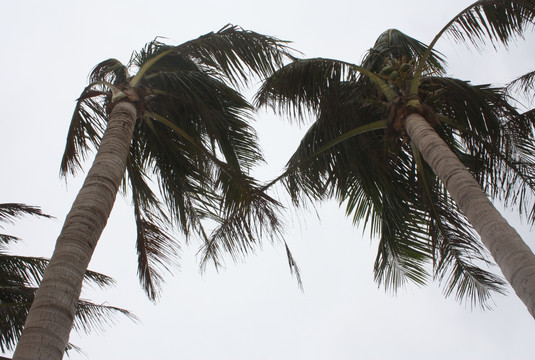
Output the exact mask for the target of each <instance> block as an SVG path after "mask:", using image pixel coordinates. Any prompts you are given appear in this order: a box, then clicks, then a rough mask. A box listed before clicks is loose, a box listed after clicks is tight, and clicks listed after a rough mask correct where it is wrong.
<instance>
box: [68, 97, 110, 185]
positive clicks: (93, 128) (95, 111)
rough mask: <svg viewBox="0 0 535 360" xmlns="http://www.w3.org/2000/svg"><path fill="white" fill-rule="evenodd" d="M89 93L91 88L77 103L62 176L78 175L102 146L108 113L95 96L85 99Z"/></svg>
mask: <svg viewBox="0 0 535 360" xmlns="http://www.w3.org/2000/svg"><path fill="white" fill-rule="evenodd" d="M88 91H90V87H87V88H86V89H85V90H84V92H82V95H81V96H80V98H79V99H78V100H77V102H76V107H75V109H74V113H73V115H72V119H71V124H70V126H69V131H68V133H67V143H66V145H65V151H64V153H63V157H62V159H61V166H60V175H61V176H66V175H67V174H69V173H70V174H72V175H74V174H76V171H77V170H78V169H80V168H81V167H82V164H83V161H84V160H85V158H86V157H87V155H88V154H89V152H90V151H91V150H92V149H94V148H98V146H99V145H100V140H101V138H102V134H103V133H104V129H105V127H106V117H107V112H106V109H105V107H104V106H103V102H102V100H99V99H96V98H95V97H94V96H91V97H85V96H84V94H86V93H87V92H88Z"/></svg>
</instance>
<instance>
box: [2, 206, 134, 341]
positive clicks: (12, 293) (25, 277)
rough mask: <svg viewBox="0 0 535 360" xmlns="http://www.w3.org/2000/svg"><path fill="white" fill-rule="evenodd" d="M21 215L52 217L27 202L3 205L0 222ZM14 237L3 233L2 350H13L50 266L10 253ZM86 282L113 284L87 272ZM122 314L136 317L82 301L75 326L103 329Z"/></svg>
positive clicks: (108, 278) (42, 260) (105, 278)
mask: <svg viewBox="0 0 535 360" xmlns="http://www.w3.org/2000/svg"><path fill="white" fill-rule="evenodd" d="M22 215H36V216H41V217H46V218H50V217H51V216H49V215H46V214H44V213H43V212H42V211H41V209H40V208H38V207H35V206H28V205H25V204H18V203H9V204H6V203H4V204H0V222H9V223H11V222H12V221H13V220H14V219H15V218H17V217H20V216H22ZM15 240H18V239H17V238H15V237H13V236H8V235H0V351H2V352H5V351H9V350H12V349H13V348H14V346H15V344H16V343H17V340H18V338H19V336H20V334H21V332H22V329H23V326H24V323H25V321H26V316H27V314H28V311H29V309H30V306H31V304H32V302H33V298H34V295H35V291H36V288H37V286H39V283H40V282H41V279H42V277H43V273H44V271H45V269H46V267H47V265H48V259H45V258H40V257H30V256H17V255H9V254H7V250H8V246H7V245H9V243H10V242H11V241H15ZM84 282H85V284H86V285H96V286H98V287H105V286H110V285H113V284H114V280H113V279H112V278H110V277H109V276H106V275H103V274H100V273H96V272H92V271H87V272H86V273H85V276H84ZM118 313H120V314H123V315H125V316H127V317H129V318H131V319H135V316H133V315H132V314H131V313H130V312H128V311H127V310H124V309H121V308H117V307H111V306H104V305H97V304H92V303H90V302H87V301H85V302H81V303H80V304H79V307H78V310H77V314H76V319H75V324H76V325H75V326H76V327H79V328H83V329H84V330H86V331H89V330H90V329H91V328H97V329H102V328H103V325H105V324H112V323H113V321H114V316H115V315H116V314H118Z"/></svg>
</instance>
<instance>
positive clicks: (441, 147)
mask: <svg viewBox="0 0 535 360" xmlns="http://www.w3.org/2000/svg"><path fill="white" fill-rule="evenodd" d="M405 129H406V131H407V134H408V135H409V137H410V138H411V140H412V141H413V142H414V143H415V144H416V147H417V148H418V149H419V150H420V152H421V153H422V156H423V157H424V159H425V161H426V162H427V163H428V164H429V166H431V168H432V169H433V171H434V172H435V174H436V175H437V176H438V177H439V178H440V180H441V181H442V183H443V184H444V185H445V186H446V188H447V189H448V192H449V193H450V195H451V196H452V198H453V199H454V200H455V202H456V203H457V206H458V207H459V209H460V210H461V211H462V212H463V214H464V215H465V216H466V217H467V219H468V221H469V222H470V224H472V226H473V227H474V229H475V230H476V231H477V233H478V234H479V236H480V237H481V241H482V242H483V244H484V245H485V246H486V247H487V249H488V250H489V251H490V253H491V255H492V257H493V258H494V260H495V261H496V264H498V266H499V267H500V269H501V271H502V273H503V275H504V277H505V278H506V279H507V281H508V282H509V283H510V284H511V286H512V287H513V289H514V290H515V292H516V294H517V295H518V297H519V298H520V299H521V300H522V301H523V302H524V304H525V305H526V306H527V308H528V311H529V312H530V314H531V316H533V317H534V318H535V256H534V255H533V252H532V251H531V249H530V248H529V247H528V246H527V245H526V243H524V241H523V240H522V238H521V237H520V235H519V234H518V233H517V231H516V230H515V229H514V228H513V227H511V226H510V225H509V223H508V222H507V220H505V219H504V218H503V216H502V215H501V214H500V213H499V212H498V210H496V208H495V207H494V205H493V204H492V202H491V201H490V200H489V199H488V197H487V195H486V194H485V192H484V191H483V190H482V188H481V186H480V185H479V183H478V182H477V181H476V180H475V179H474V177H473V176H472V174H470V172H469V171H468V170H467V169H466V167H465V166H464V165H463V164H462V163H461V161H460V160H459V159H458V158H457V156H455V154H454V153H453V152H452V151H451V150H450V148H449V147H448V145H447V144H446V143H445V142H444V141H443V140H442V139H441V138H440V136H438V134H437V133H436V132H435V130H433V128H432V127H431V126H430V125H429V124H428V123H427V121H426V120H425V119H424V118H423V117H422V116H420V115H418V114H412V115H409V116H408V117H407V118H406V120H405Z"/></svg>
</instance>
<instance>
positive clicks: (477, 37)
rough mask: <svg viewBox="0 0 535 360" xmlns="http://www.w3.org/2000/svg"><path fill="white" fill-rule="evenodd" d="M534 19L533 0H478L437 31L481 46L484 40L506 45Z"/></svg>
mask: <svg viewBox="0 0 535 360" xmlns="http://www.w3.org/2000/svg"><path fill="white" fill-rule="evenodd" d="M534 21H535V2H533V1H532V0H514V1H510V0H507V1H506V0H480V1H476V2H475V3H473V4H472V5H470V6H468V7H467V8H466V9H464V10H463V11H462V12H460V13H459V14H458V15H457V16H455V17H454V18H453V19H452V20H451V21H450V22H449V23H448V24H447V25H446V26H445V27H444V28H443V29H442V31H441V32H440V33H439V35H438V36H440V35H442V33H444V32H445V33H447V34H449V35H450V36H452V37H453V38H454V39H455V40H456V41H459V42H462V43H471V44H472V45H474V46H476V47H478V48H479V47H480V46H481V45H483V44H484V43H485V41H486V40H490V42H491V43H492V44H493V45H494V46H496V44H498V43H501V44H503V45H505V46H508V45H509V44H510V43H511V42H512V41H515V39H516V38H517V37H522V36H523V34H524V33H525V32H526V30H527V29H529V28H530V27H532V26H533V24H534Z"/></svg>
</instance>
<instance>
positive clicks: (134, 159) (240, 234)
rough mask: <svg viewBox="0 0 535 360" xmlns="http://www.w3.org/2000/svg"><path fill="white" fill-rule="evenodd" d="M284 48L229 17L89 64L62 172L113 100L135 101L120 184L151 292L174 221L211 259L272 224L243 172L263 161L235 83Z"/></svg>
mask: <svg viewBox="0 0 535 360" xmlns="http://www.w3.org/2000/svg"><path fill="white" fill-rule="evenodd" d="M286 56H290V53H289V49H288V48H287V47H286V45H285V43H284V42H282V41H280V40H277V39H275V38H270V37H267V36H263V35H259V34H256V33H254V32H250V31H243V30H241V29H239V28H237V27H235V26H230V25H229V26H226V27H224V28H223V29H221V30H220V31H219V32H217V33H209V34H206V35H204V36H201V37H200V38H198V39H196V40H192V41H189V42H186V43H184V44H182V45H179V46H170V45H166V44H164V43H161V42H160V41H158V40H155V41H152V42H150V43H148V44H147V45H146V46H145V47H144V48H143V49H142V50H141V51H139V52H135V53H134V54H133V56H132V58H131V60H130V62H129V63H128V64H126V65H123V64H122V63H120V62H119V61H118V60H115V59H109V60H107V61H104V62H102V63H100V64H99V65H97V66H96V67H95V68H94V70H93V71H92V73H91V75H90V78H89V80H90V84H89V86H87V88H86V89H85V90H84V91H83V93H82V95H81V96H80V98H79V100H78V104H77V107H76V110H75V112H74V115H73V119H72V122H71V126H70V129H69V134H68V139H67V145H66V150H65V154H64V157H63V160H62V164H61V173H62V174H66V173H69V172H71V173H74V172H75V170H76V169H77V168H78V167H80V166H81V163H82V160H83V159H84V157H85V155H86V153H87V151H88V150H89V149H90V147H91V146H94V147H96V148H98V146H99V144H100V141H101V137H102V134H103V131H104V129H105V127H106V119H107V116H108V111H109V109H110V107H111V106H112V104H113V103H114V102H115V101H120V99H121V98H128V99H129V100H130V101H134V102H135V103H136V106H137V108H138V121H137V123H136V125H135V129H134V135H133V140H132V145H131V148H130V155H129V157H128V160H127V173H126V175H125V179H124V188H125V189H126V188H127V187H130V189H131V194H132V201H133V204H134V213H135V218H136V224H137V234H138V238H137V252H138V256H139V257H138V260H139V261H138V264H139V265H138V273H139V276H140V280H141V281H142V283H143V287H144V288H145V290H146V291H147V294H148V296H149V297H150V298H151V299H155V298H156V296H157V289H158V286H159V284H160V282H161V271H162V270H166V269H168V268H169V266H170V265H172V264H174V263H175V261H176V259H177V252H178V250H179V243H178V241H177V239H176V238H175V237H174V236H172V235H171V229H172V228H173V227H175V225H178V227H179V229H180V230H181V231H182V232H183V233H184V234H185V236H186V238H189V237H190V235H191V234H192V233H194V234H197V235H198V236H200V238H201V239H202V240H203V241H204V244H205V249H204V250H205V254H206V258H205V261H208V260H214V261H215V262H216V264H218V255H219V253H220V251H221V250H225V251H228V252H230V253H231V254H232V255H233V256H238V255H240V254H242V253H246V252H248V251H250V250H251V249H252V246H253V243H254V241H256V240H257V239H258V238H257V237H256V236H255V234H254V233H255V232H256V230H262V229H264V230H267V231H269V232H273V231H275V232H277V231H278V227H279V223H278V220H277V218H276V214H275V210H274V207H275V205H276V202H275V201H274V200H273V199H271V198H269V197H268V196H266V195H265V194H264V193H263V192H262V191H261V189H260V188H259V186H258V185H257V184H256V183H255V181H254V180H253V179H252V178H251V177H250V176H249V175H248V173H249V171H250V169H251V168H252V167H253V166H254V165H256V164H258V163H259V162H260V161H262V154H261V152H260V150H259V148H258V144H257V137H256V133H255V132H254V130H253V129H252V128H251V126H250V125H249V121H250V120H251V118H250V110H251V109H252V107H251V105H250V104H249V103H248V102H247V101H246V100H245V99H244V98H243V97H242V95H240V93H238V92H237V91H236V90H235V89H234V88H232V87H231V85H239V84H243V83H247V79H249V78H250V76H251V75H254V74H256V75H259V76H267V75H268V74H270V73H272V72H273V71H274V69H275V67H277V66H279V65H281V64H282V61H283V60H284V58H285V57H286ZM133 70H137V73H135V74H131V71H133ZM153 178H156V179H157V185H158V189H157V190H156V189H155V187H154V186H153V184H152V183H151V181H150V179H153ZM157 192H159V193H160V194H161V197H158V195H157ZM162 204H165V205H166V206H165V207H164V206H163V205H162ZM253 217H254V218H255V221H251V220H252V218H253ZM206 224H209V225H206ZM207 226H208V228H207ZM210 231H212V233H211V235H210ZM238 239H239V240H238Z"/></svg>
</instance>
